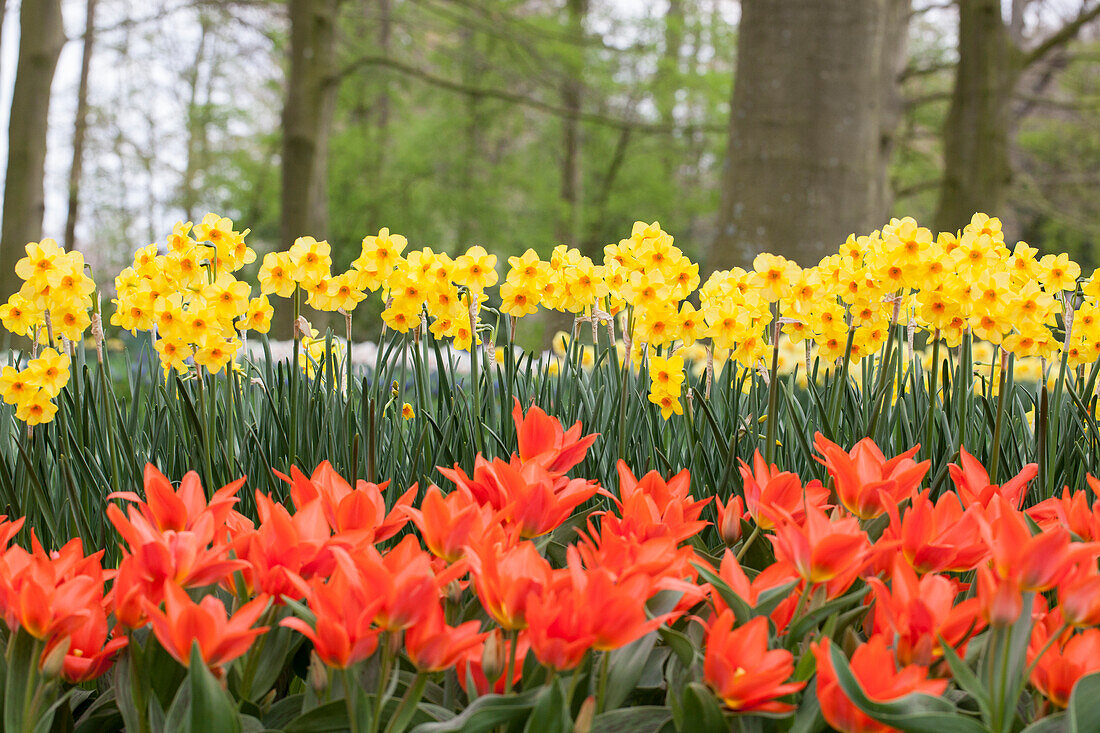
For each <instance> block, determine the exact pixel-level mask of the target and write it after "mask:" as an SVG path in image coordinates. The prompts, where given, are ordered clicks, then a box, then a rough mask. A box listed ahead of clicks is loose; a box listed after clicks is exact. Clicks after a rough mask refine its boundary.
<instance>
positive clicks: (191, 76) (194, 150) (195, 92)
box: [180, 13, 213, 221]
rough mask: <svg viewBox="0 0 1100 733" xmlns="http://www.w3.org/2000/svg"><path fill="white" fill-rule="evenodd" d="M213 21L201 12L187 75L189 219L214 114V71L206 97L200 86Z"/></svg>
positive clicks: (183, 191)
mask: <svg viewBox="0 0 1100 733" xmlns="http://www.w3.org/2000/svg"><path fill="white" fill-rule="evenodd" d="M211 25H212V24H211V21H210V18H209V17H207V15H206V14H205V13H200V15H199V42H198V43H197V44H196V45H195V61H194V63H192V64H191V68H190V69H188V70H187V73H186V75H185V79H186V81H187V85H188V86H189V87H190V90H189V97H188V100H187V157H186V159H185V161H184V168H183V180H182V181H181V182H180V205H181V206H182V208H183V214H184V216H185V217H186V218H187V220H188V221H194V220H195V215H196V211H195V210H196V209H197V208H198V205H199V190H198V186H197V185H196V181H197V179H198V177H199V171H200V170H201V168H202V163H203V160H202V159H203V158H204V157H205V153H206V139H207V124H208V121H209V117H210V115H209V113H208V111H207V110H208V107H209V102H210V90H209V84H210V78H211V77H212V76H213V72H211V74H210V75H209V76H208V77H207V89H206V97H205V100H203V98H202V93H201V91H200V90H201V87H202V83H201V76H202V65H203V62H204V61H205V60H206V52H207V46H208V45H209V38H210V29H211Z"/></svg>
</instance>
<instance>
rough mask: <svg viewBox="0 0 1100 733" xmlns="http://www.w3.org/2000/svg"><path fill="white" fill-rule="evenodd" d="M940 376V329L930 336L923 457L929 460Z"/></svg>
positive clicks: (934, 427)
mask: <svg viewBox="0 0 1100 733" xmlns="http://www.w3.org/2000/svg"><path fill="white" fill-rule="evenodd" d="M939 376H940V329H938V328H937V329H936V331H935V333H934V334H933V336H932V369H931V372H930V373H929V375H928V423H927V425H926V426H925V433H924V455H925V457H926V458H929V459H931V458H932V457H933V455H932V438H933V434H934V433H933V431H934V430H935V429H936V400H937V399H938V397H939V395H938V393H937V391H938V387H939Z"/></svg>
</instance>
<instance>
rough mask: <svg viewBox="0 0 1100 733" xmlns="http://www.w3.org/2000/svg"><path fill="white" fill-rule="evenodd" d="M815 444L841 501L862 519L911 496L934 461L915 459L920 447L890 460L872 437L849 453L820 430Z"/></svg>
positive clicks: (820, 459)
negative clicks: (916, 460)
mask: <svg viewBox="0 0 1100 733" xmlns="http://www.w3.org/2000/svg"><path fill="white" fill-rule="evenodd" d="M814 446H815V447H816V448H817V451H818V453H820V454H821V455H822V458H819V459H818V460H819V461H820V462H821V463H822V464H823V465H824V466H825V468H826V469H827V470H828V471H829V475H830V476H832V478H833V483H834V484H835V486H836V493H837V496H838V497H839V498H840V503H841V504H843V505H844V507H845V508H846V509H847V510H848V511H850V512H851V513H852V514H854V515H856V516H857V517H859V518H860V519H872V518H873V517H877V516H879V515H880V514H882V513H883V512H885V511H886V508H887V507H888V506H895V507H896V506H897V505H898V503H900V502H902V501H904V500H905V499H908V498H909V497H911V496H912V495H913V494H914V493H915V492H916V490H917V487H918V486H920V482H921V481H922V480H923V479H924V475H925V474H926V473H928V467H929V466H931V465H932V463H931V461H923V462H921V463H917V462H915V461H914V460H913V456H914V455H916V452H917V451H918V450H919V449H920V446H913V447H912V448H910V449H909V450H907V451H906V452H905V453H902V454H901V455H898V456H894V457H893V458H891V459H890V460H887V459H886V456H884V455H883V454H882V451H881V450H879V447H878V446H877V445H875V442H874V441H873V440H871V439H870V438H864V439H863V440H861V441H859V442H858V443H856V444H855V446H854V447H853V448H852V450H851V452H850V453H849V452H846V451H845V450H844V449H843V448H841V447H840V446H839V445H837V444H836V443H834V442H832V441H831V440H829V439H827V438H826V437H825V436H824V435H822V434H821V433H817V434H816V435H815V436H814Z"/></svg>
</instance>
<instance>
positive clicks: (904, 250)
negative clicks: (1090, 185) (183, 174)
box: [0, 214, 1100, 419]
mask: <svg viewBox="0 0 1100 733" xmlns="http://www.w3.org/2000/svg"><path fill="white" fill-rule="evenodd" d="M247 233H248V231H247V230H245V231H243V232H238V231H236V230H234V229H233V223H232V222H231V221H230V220H229V219H226V218H224V217H219V216H217V215H215V214H208V215H206V216H205V217H204V218H203V220H202V222H201V223H200V224H199V226H198V227H193V225H192V224H191V223H190V222H187V223H183V222H180V223H178V224H176V226H175V227H174V228H173V231H172V234H171V235H169V237H168V239H167V243H166V246H164V245H161V246H159V247H158V246H157V245H149V246H148V247H143V248H142V249H139V250H138V252H137V253H136V254H135V257H134V262H133V265H132V266H131V267H128V268H126V269H125V270H124V271H123V272H122V273H120V274H119V276H118V277H117V278H116V282H115V284H116V290H117V298H116V300H115V304H116V310H115V313H114V315H113V316H112V319H111V322H112V323H113V324H115V325H118V326H120V327H122V328H124V329H126V330H129V331H132V332H135V333H136V332H137V331H150V332H152V333H153V334H154V345H155V347H156V349H157V352H158V353H159V354H160V356H161V359H162V363H163V365H164V367H165V369H166V370H168V369H173V368H174V369H177V370H179V371H185V370H187V369H188V368H189V365H190V364H191V363H194V364H196V365H198V366H199V367H203V368H206V369H208V370H209V371H210V372H212V373H216V372H218V371H220V370H222V369H224V368H226V366H227V365H229V364H230V363H232V362H233V359H234V356H235V354H236V353H237V352H238V350H239V349H240V346H241V339H242V338H243V335H244V334H245V333H246V332H247V331H249V330H251V331H256V332H260V333H265V332H266V331H267V330H268V328H269V325H270V320H271V315H272V306H271V303H270V302H269V300H268V297H269V296H276V297H282V298H292V299H293V300H294V303H295V312H296V313H297V309H298V307H299V304H300V303H301V299H302V297H303V294H304V300H305V303H306V304H307V305H309V306H310V307H312V308H314V309H316V310H321V311H339V312H342V313H344V314H346V315H348V317H349V318H350V314H351V313H352V311H354V310H355V308H356V307H357V306H358V304H359V303H360V302H362V301H363V300H364V299H365V298H366V297H368V294H369V293H373V292H378V293H379V294H380V296H381V298H382V300H383V302H384V304H385V307H384V310H383V311H382V319H383V321H384V322H385V324H386V326H387V327H388V328H390V329H393V330H395V331H397V332H400V333H410V332H411V333H413V334H420V333H422V332H424V331H425V330H430V331H431V333H432V334H433V335H434V336H435V337H436V338H437V339H440V340H451V341H452V342H453V345H454V347H455V348H457V349H461V350H471V349H472V348H473V347H474V346H475V345H477V344H480V343H481V339H480V338H479V332H481V333H484V331H483V330H482V329H481V328H479V321H478V314H479V312H480V310H481V307H482V305H483V304H484V303H485V302H486V300H487V299H488V298H489V292H490V290H491V289H492V288H494V286H496V285H497V284H498V272H497V257H496V255H493V254H490V253H489V252H487V251H486V250H485V249H484V248H483V247H481V246H474V247H470V248H469V249H468V250H466V251H465V252H463V253H461V254H458V255H457V256H453V257H452V256H451V255H448V254H446V253H443V252H435V251H434V250H432V249H431V248H428V247H425V248H422V249H416V250H409V244H408V241H407V240H406V239H405V237H403V236H401V235H399V234H394V233H391V232H390V231H389V230H388V229H382V230H380V231H379V232H378V234H377V235H372V236H368V237H365V238H364V239H363V241H362V246H361V250H360V253H359V255H358V257H356V259H355V260H354V261H353V263H352V264H351V267H350V268H349V269H348V270H346V271H344V272H341V273H336V274H334V273H333V272H332V252H331V247H330V245H329V243H328V242H326V241H319V240H317V239H315V238H313V237H308V236H306V237H300V238H299V239H297V240H296V241H295V242H294V243H293V245H292V246H291V247H290V248H289V249H288V250H287V251H285V252H274V253H270V254H267V255H265V256H264V258H263V262H262V265H261V267H260V269H259V278H258V280H259V289H260V293H261V294H260V295H259V296H258V297H250V296H251V286H250V285H249V284H248V283H247V282H245V281H243V280H240V279H238V278H237V276H236V274H235V273H238V272H239V271H240V269H241V268H242V267H243V266H244V265H246V264H248V263H250V262H253V261H254V260H255V258H256V255H255V253H254V252H253V251H252V250H251V249H250V248H249V247H248V246H247V245H246V244H245V236H246V235H247ZM162 251H163V252H164V253H163V254H161V252H162ZM27 253H28V256H27V258H25V259H23V260H20V263H19V264H18V265H17V269H18V270H19V272H20V275H21V277H23V278H24V280H25V281H26V282H25V285H24V287H23V289H22V290H21V291H20V293H19V294H17V295H16V296H13V297H12V299H11V300H9V301H8V303H7V305H5V306H3V309H2V310H0V316H2V317H3V322H4V325H5V327H6V328H8V330H10V331H12V332H14V333H20V334H29V335H37V336H38V338H39V339H40V340H41V339H44V340H48V338H49V337H48V335H46V334H44V330H45V329H44V328H43V326H44V325H46V324H48V323H49V322H50V319H47V318H46V317H45V314H46V313H49V314H52V316H53V318H52V323H53V328H54V331H55V334H60V335H62V336H65V337H67V338H70V339H75V338H77V337H79V335H80V333H81V332H82V331H83V329H84V328H85V327H86V326H87V322H88V315H87V311H88V308H89V306H90V303H91V300H90V297H89V295H90V293H91V292H92V290H93V288H94V285H93V284H92V283H91V281H90V279H88V278H87V277H86V276H85V275H84V274H83V261H82V260H81V259H80V258H79V255H78V254H67V253H65V252H63V251H62V250H61V249H60V248H59V247H57V245H56V244H55V243H53V242H50V241H49V240H44V241H43V242H42V243H38V244H32V245H28V248H27ZM507 265H508V268H507V270H506V272H505V273H504V279H503V282H501V283H500V286H499V291H498V293H497V295H498V296H499V302H500V312H501V313H503V314H505V315H507V316H509V317H510V318H511V319H512V320H511V323H512V326H513V328H514V327H515V324H516V323H517V322H519V321H521V320H522V319H523V318H524V317H526V316H529V315H532V314H534V313H536V312H537V311H538V310H539V309H545V310H556V311H560V312H563V313H570V314H573V315H574V317H575V319H576V320H575V329H574V332H573V334H564V340H563V341H562V344H561V345H560V347H561V348H560V351H564V349H565V348H566V346H567V345H568V344H569V343H571V342H572V341H574V340H575V339H576V338H578V335H579V334H580V333H581V331H582V329H580V328H579V324H580V323H581V322H588V323H589V324H591V327H592V335H593V338H596V337H597V336H598V332H599V329H600V328H601V327H606V328H607V331H608V338H609V340H610V341H611V342H614V343H615V347H616V348H617V349H618V350H619V356H620V361H621V362H625V363H626V364H627V365H629V367H631V368H634V369H638V368H640V366H641V365H642V364H645V365H646V366H647V373H648V374H649V378H650V389H649V400H650V401H651V402H653V403H654V404H655V405H656V406H657V407H658V408H659V409H660V411H661V414H662V415H663V416H664V417H665V418H666V419H667V418H668V417H670V416H671V415H673V414H679V413H682V411H683V406H682V405H681V402H680V398H681V394H682V390H683V383H684V381H685V377H686V373H687V372H692V373H695V374H697V375H700V374H702V373H704V372H706V373H707V374H708V377H709V375H710V374H712V373H713V371H714V370H716V369H720V368H722V366H723V365H724V364H726V363H729V362H732V363H735V364H737V365H739V366H740V367H741V368H744V369H748V370H753V371H757V370H760V371H764V370H767V369H768V365H769V362H770V359H769V357H771V356H772V354H773V347H777V348H778V352H777V353H776V354H775V357H776V362H777V365H778V372H779V373H782V374H787V373H790V372H792V371H798V370H797V366H798V365H800V364H806V365H809V364H811V363H812V361H813V359H820V360H821V362H822V367H823V369H822V371H828V370H829V369H830V368H835V367H836V366H839V365H840V364H842V363H843V360H844V359H845V357H847V358H848V359H849V360H850V361H849V363H850V364H851V365H852V367H851V368H852V369H853V370H855V371H856V372H858V367H859V364H860V363H861V361H862V360H863V359H864V358H866V357H869V356H871V355H873V354H875V353H876V352H879V351H880V350H881V349H882V348H883V346H884V344H885V343H886V341H887V339H888V338H889V337H890V334H891V333H895V334H897V333H898V332H899V330H900V329H906V330H907V331H908V333H909V339H908V341H909V349H908V350H902V353H901V354H900V357H899V358H901V359H902V361H903V363H907V362H908V360H915V359H920V360H922V361H923V362H924V363H925V366H926V367H930V366H931V360H932V357H931V356H930V355H929V353H928V352H929V351H930V349H928V348H927V347H925V351H924V353H921V352H919V351H918V350H917V349H916V348H914V344H913V335H914V334H915V333H917V332H920V333H922V334H924V337H923V338H922V341H924V342H925V343H927V344H934V343H942V344H945V345H946V346H948V347H954V346H957V345H958V344H960V343H961V342H962V340H963V339H964V338H970V339H971V340H972V342H973V344H974V355H975V361H980V358H979V357H980V355H981V354H984V353H985V351H988V352H989V353H988V354H987V355H986V358H987V359H988V362H989V365H990V373H991V375H994V376H995V375H996V373H997V370H998V369H999V368H1000V366H1001V363H1000V362H1001V361H1003V360H998V359H997V358H996V351H997V350H998V349H999V350H1000V353H1001V354H1002V355H1004V354H1013V355H1015V357H1016V360H1015V368H1016V370H1017V374H1019V375H1024V376H1025V377H1026V378H1028V379H1029V380H1034V381H1038V380H1039V379H1043V378H1045V377H1046V376H1047V375H1045V374H1044V373H1043V372H1044V369H1043V365H1044V364H1045V363H1048V362H1049V361H1050V360H1051V359H1052V358H1054V357H1055V356H1056V355H1059V354H1061V355H1063V356H1064V357H1065V359H1066V363H1067V365H1068V366H1069V367H1072V368H1076V367H1078V366H1080V365H1083V364H1089V363H1093V362H1095V361H1096V360H1097V358H1098V357H1100V310H1098V309H1100V272H1098V273H1094V274H1093V276H1092V277H1091V278H1090V279H1087V280H1084V281H1082V280H1081V271H1080V267H1079V266H1078V265H1077V264H1076V263H1074V262H1073V261H1071V260H1070V259H1069V257H1068V256H1067V255H1064V254H1061V255H1046V256H1043V257H1039V256H1038V252H1037V250H1035V249H1034V248H1032V247H1029V246H1028V245H1027V244H1025V243H1023V242H1020V243H1018V244H1016V245H1015V246H1014V247H1013V248H1011V249H1010V248H1009V247H1008V246H1007V245H1006V243H1005V239H1004V233H1003V231H1002V228H1001V223H1000V221H998V220H997V219H995V218H990V217H988V216H986V215H984V214H975V215H974V217H973V219H972V220H971V222H970V223H969V224H968V225H967V226H966V227H965V228H964V229H962V230H961V231H959V232H955V233H950V232H943V233H940V234H938V235H933V233H932V232H931V231H930V230H929V229H926V228H924V227H921V226H919V225H918V224H917V222H916V221H914V220H913V219H911V218H905V219H894V220H891V221H890V223H889V224H887V225H886V226H884V227H883V228H882V229H880V230H876V231H874V232H871V233H870V234H866V235H859V236H857V235H852V236H850V237H849V238H848V239H847V241H845V242H844V243H843V244H842V245H841V246H840V248H839V250H838V252H837V254H835V255H831V256H828V257H825V258H824V259H823V260H822V261H821V262H820V263H818V264H817V265H815V266H813V267H807V268H802V267H800V266H798V265H797V264H795V263H794V262H792V261H790V260H787V259H785V258H783V257H780V256H777V255H772V254H761V255H759V256H757V257H756V258H755V260H754V261H753V263H752V268H751V269H748V270H745V269H741V268H733V269H731V270H722V271H717V272H714V273H712V274H711V275H710V276H709V277H707V278H706V280H705V281H701V279H700V275H699V265H698V264H697V263H694V262H692V261H691V259H690V258H688V257H687V256H686V255H685V254H684V252H683V251H682V250H680V249H679V248H678V247H676V246H675V243H674V240H673V237H672V236H671V235H670V234H668V233H667V232H665V231H664V230H662V229H661V226H660V224H659V223H658V222H653V223H645V222H637V223H635V224H634V227H633V229H632V231H631V233H630V236H629V237H628V238H626V239H623V240H621V241H619V242H618V243H617V244H611V245H608V246H607V247H605V248H604V252H603V258H602V261H597V260H594V259H593V258H592V257H590V256H588V255H585V254H584V253H582V252H581V251H580V250H578V249H575V248H569V247H566V246H564V245H563V246H559V247H556V248H554V249H553V251H552V252H551V253H550V256H549V259H547V260H543V259H542V258H540V256H539V255H538V254H537V253H536V252H535V251H534V250H531V249H528V250H527V251H526V252H524V253H523V254H521V255H517V256H514V257H509V258H508V260H507ZM309 330H310V329H308V328H304V329H302V330H301V331H299V335H300V336H305V337H306V338H305V340H304V343H305V344H306V349H305V352H304V353H303V354H302V355H301V356H302V358H301V359H300V364H301V366H302V368H303V369H305V370H306V371H307V372H310V371H311V370H312V367H311V364H314V363H317V362H318V361H320V360H321V359H323V358H324V356H325V354H324V349H325V348H326V347H325V343H326V342H325V341H324V340H323V339H320V338H318V337H317V336H316V334H312V333H307V332H309ZM616 330H618V333H619V337H621V341H619V340H618V338H619V337H616V335H615V333H616ZM784 337H785V338H784ZM558 346H559V345H558V344H555V345H554V348H555V352H557V351H559V348H558ZM579 346H580V347H581V348H582V349H589V351H588V352H586V356H585V359H586V361H588V362H589V363H591V362H593V361H594V352H592V351H591V348H592V346H585V345H583V344H579ZM979 347H981V348H979ZM979 352H980V353H979ZM941 358H942V357H941ZM583 365H584V364H583V363H582V366H583ZM551 366H553V365H551ZM1025 373H1026V374H1025ZM807 378H808V375H807V374H805V373H803V374H800V375H799V379H801V380H805V379H807Z"/></svg>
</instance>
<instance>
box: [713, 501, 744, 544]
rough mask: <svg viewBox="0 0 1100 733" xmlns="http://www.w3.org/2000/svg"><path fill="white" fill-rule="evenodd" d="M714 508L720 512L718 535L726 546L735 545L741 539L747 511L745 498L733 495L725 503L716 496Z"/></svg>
mask: <svg viewBox="0 0 1100 733" xmlns="http://www.w3.org/2000/svg"><path fill="white" fill-rule="evenodd" d="M714 508H715V510H716V511H717V512H718V536H719V537H721V538H722V542H723V544H725V545H726V547H733V546H734V545H736V544H737V543H738V542H740V541H741V534H742V532H741V520H742V519H744V518H745V517H746V516H748V514H747V513H746V512H745V500H744V499H742V498H741V497H740V496H731V497H730V498H729V501H727V502H726V503H725V504H723V503H722V500H721V499H718V498H715V500H714Z"/></svg>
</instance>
